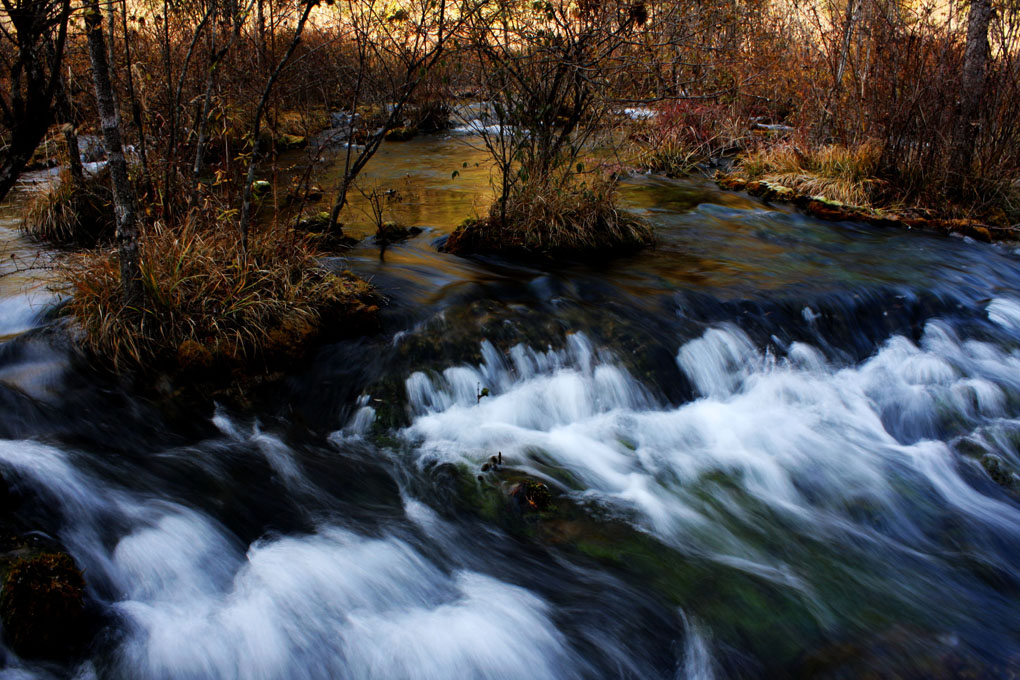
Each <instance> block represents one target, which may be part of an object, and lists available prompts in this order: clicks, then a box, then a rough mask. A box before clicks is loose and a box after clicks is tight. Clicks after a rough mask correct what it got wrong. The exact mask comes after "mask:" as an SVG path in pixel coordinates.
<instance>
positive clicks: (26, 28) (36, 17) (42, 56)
mask: <svg viewBox="0 0 1020 680" xmlns="http://www.w3.org/2000/svg"><path fill="white" fill-rule="evenodd" d="M0 1H2V5H3V8H4V10H5V12H6V14H7V17H6V19H5V20H0V36H2V40H3V42H4V43H5V44H4V45H3V48H4V49H2V50H0V62H2V66H3V68H5V69H6V71H7V74H8V78H7V79H8V80H9V83H10V89H9V91H8V92H7V93H5V95H4V96H2V97H0V124H2V125H3V127H5V128H6V129H7V130H9V131H10V133H11V136H10V143H9V144H8V145H7V146H5V147H3V148H2V149H0V199H3V197H5V196H6V195H7V194H8V192H10V190H11V189H12V188H13V187H14V184H15V182H17V180H18V175H20V174H21V171H22V170H24V169H25V165H27V164H28V161H29V159H31V157H32V154H33V153H34V152H35V149H36V147H37V146H39V143H40V142H41V141H42V140H43V137H45V136H46V131H47V129H49V126H50V125H51V124H52V123H53V119H54V109H53V97H54V95H55V94H56V92H57V88H59V87H60V64H61V62H62V61H63V58H64V44H65V42H66V38H67V23H68V20H69V18H70V16H71V2H70V0H48V1H45V0H0Z"/></svg>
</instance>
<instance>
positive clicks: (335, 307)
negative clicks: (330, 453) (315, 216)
mask: <svg viewBox="0 0 1020 680" xmlns="http://www.w3.org/2000/svg"><path fill="white" fill-rule="evenodd" d="M204 217H205V216H203V215H200V214H197V213H192V214H191V215H189V217H188V218H186V219H185V220H184V221H183V223H182V226H180V227H179V228H170V227H167V226H166V225H163V224H160V223H159V222H157V223H156V224H155V225H154V226H153V227H152V228H150V229H149V230H148V232H147V233H146V235H145V237H144V238H143V239H142V241H141V272H142V283H143V285H144V288H145V293H146V294H145V304H144V306H143V308H141V309H130V308H125V306H124V305H123V302H122V298H121V286H120V278H119V273H118V272H119V269H118V265H117V261H116V255H115V253H114V252H112V251H107V250H102V251H96V252H92V253H87V254H84V255H81V256H80V257H78V258H76V259H74V260H70V261H68V262H67V263H66V264H65V269H64V272H65V275H66V278H67V280H68V281H69V282H70V284H71V286H72V288H73V292H74V295H73V298H72V300H71V302H70V303H69V304H68V310H69V312H70V313H71V315H73V317H74V319H75V320H76V321H77V322H78V324H79V325H80V326H81V328H82V330H83V336H84V337H83V341H84V344H85V346H86V348H87V349H88V350H90V351H91V352H92V353H94V354H95V355H97V356H99V357H102V358H105V359H108V360H109V361H110V362H111V363H112V364H113V365H114V366H115V367H117V368H131V369H142V371H145V370H146V369H156V370H170V371H174V370H177V371H195V370H197V371H203V372H204V371H207V370H209V369H213V373H212V374H210V375H215V374H216V371H217V370H219V371H223V370H227V371H230V370H234V371H236V370H245V371H256V370H257V369H260V368H265V367H268V366H270V365H271V364H273V363H274V362H275V361H278V360H281V359H290V358H294V357H296V356H299V355H300V353H301V352H302V351H303V350H304V349H305V348H306V347H307V346H308V345H309V344H310V343H311V342H312V341H313V340H314V339H315V338H316V337H318V336H319V335H320V334H321V333H323V332H325V331H330V330H333V331H337V332H339V333H345V332H349V333H358V332H364V331H366V330H367V329H368V324H371V323H372V321H373V320H374V314H375V312H376V310H377V308H376V307H375V306H374V305H373V293H372V288H371V286H370V285H369V284H368V283H366V282H365V281H363V280H361V279H359V278H357V277H355V276H354V275H353V274H350V273H348V272H342V273H335V272H332V271H329V270H327V269H325V268H323V267H322V266H321V265H320V263H319V260H318V253H317V251H316V250H315V249H314V247H312V245H311V244H310V243H309V241H308V239H307V238H306V237H304V236H301V235H298V234H295V233H293V232H291V231H288V230H286V229H284V228H282V227H266V228H264V229H259V230H256V231H253V232H252V234H251V235H250V238H249V247H248V252H247V254H243V253H242V252H241V251H240V250H239V248H238V243H237V231H236V229H235V228H231V225H217V224H215V222H214V221H213V222H211V223H210V222H209V221H207V220H205V219H204Z"/></svg>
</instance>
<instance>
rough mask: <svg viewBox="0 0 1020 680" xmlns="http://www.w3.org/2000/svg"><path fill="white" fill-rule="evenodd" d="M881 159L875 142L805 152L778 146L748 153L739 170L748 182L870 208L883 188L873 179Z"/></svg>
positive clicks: (832, 146) (830, 146) (882, 184)
mask: <svg viewBox="0 0 1020 680" xmlns="http://www.w3.org/2000/svg"><path fill="white" fill-rule="evenodd" d="M881 155H882V148H881V146H880V145H879V144H878V143H876V142H865V143H863V144H860V145H858V146H855V147H852V148H848V147H845V146H841V145H835V144H833V145H829V146H823V147H820V148H817V149H812V150H810V151H807V152H804V151H802V150H801V149H799V148H798V147H797V146H795V145H793V144H779V145H775V146H770V147H765V148H762V149H759V150H756V151H753V152H751V153H749V154H748V155H747V156H745V157H744V158H742V159H741V161H740V166H739V168H740V170H741V171H742V172H743V173H744V174H746V175H747V177H748V178H749V179H760V180H764V181H766V182H771V183H773V184H779V185H781V186H785V187H788V188H790V189H793V190H794V191H796V192H798V193H801V194H806V195H808V196H824V197H825V198H828V199H830V200H834V201H839V202H841V203H846V204H848V205H857V206H861V207H866V208H870V207H872V206H873V205H874V203H875V201H876V200H877V198H878V195H879V193H880V192H881V190H882V189H883V187H884V182H883V181H882V180H880V179H878V178H877V177H876V173H877V172H878V168H879V162H880V160H881Z"/></svg>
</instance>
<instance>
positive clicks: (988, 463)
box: [978, 453, 1020, 494]
mask: <svg viewBox="0 0 1020 680" xmlns="http://www.w3.org/2000/svg"><path fill="white" fill-rule="evenodd" d="M978 461H979V462H980V463H981V467H983V468H984V470H985V472H986V473H988V476H989V477H990V478H991V480H992V481H993V482H995V483H996V484H998V485H999V486H1001V487H1002V488H1004V489H1006V490H1007V491H1010V492H1012V493H1013V494H1020V476H1018V475H1017V474H1016V473H1015V472H1014V471H1013V470H1011V469H1010V466H1009V464H1008V463H1006V461H1004V460H1003V459H1002V458H1001V457H999V456H997V455H995V454H994V453H986V454H985V455H983V456H981V458H979V459H978Z"/></svg>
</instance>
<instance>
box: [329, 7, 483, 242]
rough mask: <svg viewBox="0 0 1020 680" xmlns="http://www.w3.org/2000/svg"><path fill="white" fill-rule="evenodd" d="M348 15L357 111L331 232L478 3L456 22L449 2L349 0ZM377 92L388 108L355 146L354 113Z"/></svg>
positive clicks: (459, 10)
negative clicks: (395, 4) (397, 4)
mask: <svg viewBox="0 0 1020 680" xmlns="http://www.w3.org/2000/svg"><path fill="white" fill-rule="evenodd" d="M346 7H347V17H348V18H349V21H350V22H351V28H352V30H353V39H354V42H355V49H356V53H357V65H356V69H357V72H356V73H355V74H354V77H353V81H354V89H353V98H352V105H351V108H352V115H351V116H350V117H349V119H348V130H347V138H348V139H347V147H346V150H345V153H344V172H343V177H341V179H340V186H339V188H338V189H337V193H336V196H335V197H334V200H333V207H332V209H331V210H330V213H329V227H328V230H329V231H330V232H333V231H336V230H337V228H338V227H337V224H338V220H339V217H340V211H341V210H342V209H343V207H344V204H345V203H346V202H347V194H348V193H349V192H350V189H351V186H353V184H354V181H355V180H356V179H357V177H358V175H359V174H360V173H361V171H362V170H363V169H364V167H365V166H366V165H367V164H368V162H369V161H370V160H371V159H372V156H374V155H375V152H376V151H378V150H379V146H380V145H381V144H382V142H383V140H384V139H385V137H386V134H387V133H388V132H389V131H390V130H392V129H394V128H395V127H398V126H399V125H401V122H402V120H403V118H404V114H405V110H406V108H407V105H408V102H409V101H410V100H411V98H412V97H413V96H414V95H415V93H416V92H417V91H418V90H419V88H420V87H421V86H422V84H423V83H424V82H425V81H426V80H427V78H428V76H429V73H430V72H431V71H432V69H433V68H435V67H436V64H437V63H438V62H439V60H440V58H441V57H442V55H443V52H444V50H445V49H446V46H447V44H448V42H449V41H450V39H451V36H455V35H456V34H457V33H458V31H459V29H460V27H462V26H464V25H465V24H466V22H468V21H469V20H470V19H471V18H472V17H473V16H474V14H475V12H476V11H477V8H478V4H477V3H475V2H473V1H471V0H469V1H467V2H463V3H462V4H461V5H460V6H459V7H457V11H456V19H454V20H451V19H450V16H451V14H452V12H450V9H449V7H448V6H447V0H438V1H434V0H417V1H416V2H414V3H410V4H408V5H406V6H405V7H404V8H402V9H400V10H398V11H397V12H394V13H388V10H389V5H386V4H384V3H381V2H377V1H376V0H368V1H367V2H366V1H363V0H348V1H347V5H346ZM369 95H371V96H373V97H374V98H375V100H376V101H377V102H378V103H380V104H382V105H383V106H386V107H387V112H386V114H385V117H384V119H383V121H382V125H380V126H379V127H378V128H377V129H376V130H374V131H373V132H372V133H371V134H369V135H368V136H367V137H366V138H365V140H364V143H363V145H362V146H360V147H356V146H354V139H353V137H354V132H355V127H356V126H357V124H358V121H357V115H356V114H355V113H353V111H356V110H357V108H358V107H359V106H361V105H362V104H363V103H364V101H365V99H368V98H369Z"/></svg>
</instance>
